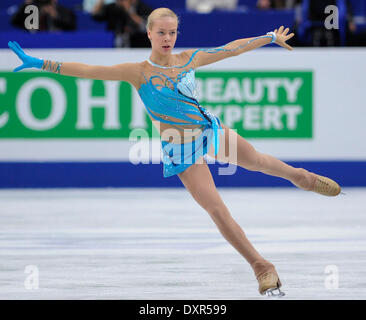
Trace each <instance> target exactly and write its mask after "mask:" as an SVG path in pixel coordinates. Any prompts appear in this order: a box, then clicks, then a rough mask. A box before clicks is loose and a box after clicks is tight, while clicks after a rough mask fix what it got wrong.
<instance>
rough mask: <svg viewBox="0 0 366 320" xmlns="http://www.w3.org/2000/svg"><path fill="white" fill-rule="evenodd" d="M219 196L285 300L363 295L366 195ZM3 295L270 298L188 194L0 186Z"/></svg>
mask: <svg viewBox="0 0 366 320" xmlns="http://www.w3.org/2000/svg"><path fill="white" fill-rule="evenodd" d="M219 192H220V194H221V196H222V198H223V200H224V202H225V203H226V205H227V206H228V208H229V209H230V211H231V214H232V216H233V217H234V219H236V221H237V222H238V223H239V224H240V225H241V226H242V227H243V229H244V231H245V233H246V235H247V236H248V238H249V239H250V240H251V241H252V243H253V244H254V246H255V247H256V248H257V250H258V251H259V252H260V253H261V254H262V255H263V256H264V257H265V258H266V259H268V260H270V261H271V262H272V263H274V264H275V266H276V268H277V271H278V273H279V275H280V279H281V281H282V284H283V287H282V289H283V291H284V292H285V293H286V296H285V297H284V298H282V299H366V209H365V199H366V188H346V189H344V192H345V193H346V195H340V196H338V197H335V198H328V197H324V196H321V195H318V194H315V193H311V192H305V191H302V190H298V189H295V188H288V189H287V188H254V189H248V188H242V189H237V188H235V189H231V188H222V189H219ZM27 266H34V267H33V269H32V267H28V268H31V269H27ZM27 270H28V272H30V273H27V272H25V271H27ZM29 270H31V271H29ZM35 271H38V289H37V272H35ZM327 272H328V273H327ZM0 299H184V300H186V299H193V300H195V299H268V298H266V297H263V296H261V295H259V293H258V291H257V281H256V279H255V277H254V274H253V272H252V270H251V269H250V267H249V265H248V264H247V262H246V261H245V260H244V259H243V258H242V257H241V256H240V255H239V253H237V252H236V251H235V250H234V249H233V248H232V247H231V246H230V245H229V244H228V243H227V242H226V240H225V239H224V238H223V237H222V235H221V234H220V233H219V231H218V230H217V229H216V226H215V224H214V223H213V221H212V220H211V219H210V217H209V215H208V214H207V213H206V212H205V211H204V210H203V209H202V208H201V207H200V206H199V205H198V204H197V203H196V202H195V201H194V200H193V199H192V197H191V196H190V194H189V193H188V192H187V191H186V190H185V189H183V188H182V189H98V190H97V189H85V190H80V189H69V190H67V189H66V190H65V189H55V190H2V191H0Z"/></svg>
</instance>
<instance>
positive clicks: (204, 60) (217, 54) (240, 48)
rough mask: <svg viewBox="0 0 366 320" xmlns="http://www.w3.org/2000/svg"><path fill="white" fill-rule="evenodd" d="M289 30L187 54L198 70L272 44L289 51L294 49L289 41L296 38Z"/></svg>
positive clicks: (191, 50)
mask: <svg viewBox="0 0 366 320" xmlns="http://www.w3.org/2000/svg"><path fill="white" fill-rule="evenodd" d="M289 30H290V29H289V28H286V29H284V27H283V26H281V27H280V28H279V29H278V30H277V29H276V30H275V31H274V32H269V33H267V34H266V35H263V36H259V37H253V38H245V39H239V40H235V41H232V42H230V43H228V44H226V45H224V46H221V47H218V48H213V49H190V50H187V51H186V53H187V54H188V55H189V56H190V57H192V61H193V63H194V65H195V68H198V67H200V66H204V65H207V64H211V63H214V62H217V61H220V60H222V59H225V58H229V57H233V56H237V55H239V54H242V53H244V52H248V51H250V50H254V49H256V48H260V47H263V46H265V45H266V44H269V43H272V42H273V43H276V44H278V45H279V46H281V47H283V48H286V49H288V50H293V48H292V47H291V46H289V45H288V44H287V43H286V41H287V40H289V39H291V38H292V37H293V36H294V33H290V34H287V33H288V32H289Z"/></svg>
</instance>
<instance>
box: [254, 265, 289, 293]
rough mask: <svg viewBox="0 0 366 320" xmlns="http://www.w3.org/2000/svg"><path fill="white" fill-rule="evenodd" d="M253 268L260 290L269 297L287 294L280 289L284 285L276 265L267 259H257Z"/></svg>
mask: <svg viewBox="0 0 366 320" xmlns="http://www.w3.org/2000/svg"><path fill="white" fill-rule="evenodd" d="M252 268H253V270H254V273H255V276H256V278H257V280H258V284H259V288H258V291H259V293H260V294H261V295H266V296H268V297H282V296H284V295H285V293H284V292H282V291H281V290H280V287H281V286H282V284H281V281H280V279H279V277H278V274H277V272H276V269H275V267H274V265H273V264H272V263H270V262H268V261H266V260H261V261H256V262H254V263H253V265H252Z"/></svg>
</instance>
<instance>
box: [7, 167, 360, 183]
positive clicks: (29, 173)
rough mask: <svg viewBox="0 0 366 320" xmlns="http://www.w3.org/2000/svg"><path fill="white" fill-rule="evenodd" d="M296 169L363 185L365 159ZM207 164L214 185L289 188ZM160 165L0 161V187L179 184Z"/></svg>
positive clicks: (269, 179)
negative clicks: (231, 173) (224, 172)
mask: <svg viewBox="0 0 366 320" xmlns="http://www.w3.org/2000/svg"><path fill="white" fill-rule="evenodd" d="M287 163H288V164H290V165H292V166H294V167H296V168H299V167H301V168H305V169H307V170H310V171H312V172H316V173H318V174H321V175H324V176H328V177H330V178H332V179H334V180H336V181H337V182H338V183H339V184H340V185H341V186H343V187H365V186H366V161H305V162H301V161H294V162H287ZM225 166H227V165H220V164H209V168H210V170H211V173H212V175H213V178H214V181H215V183H216V186H217V187H291V186H292V184H291V183H290V182H288V181H287V180H284V179H281V178H277V177H272V176H268V175H265V174H262V173H259V172H252V171H248V170H245V169H243V168H240V167H238V168H237V171H236V173H235V174H233V175H218V169H219V168H220V167H221V168H224V167H225ZM162 170H163V168H162V164H138V165H134V164H131V163H129V162H0V188H106V187H111V188H135V187H136V188H140V187H182V183H181V181H180V179H179V178H178V176H172V177H169V178H164V177H163V171H162Z"/></svg>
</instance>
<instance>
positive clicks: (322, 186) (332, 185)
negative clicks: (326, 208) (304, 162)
mask: <svg viewBox="0 0 366 320" xmlns="http://www.w3.org/2000/svg"><path fill="white" fill-rule="evenodd" d="M300 170H301V171H303V172H305V173H310V174H311V178H312V181H311V182H310V187H304V186H303V184H304V183H306V184H307V186H309V181H308V180H306V181H304V180H303V181H301V183H299V184H296V183H294V185H295V186H296V187H298V188H301V189H303V190H306V191H314V192H316V193H319V194H322V195H324V196H328V197H335V196H337V195H338V194H340V192H341V187H340V186H339V184H338V183H337V182H335V181H334V180H332V179H329V178H327V177H323V176H320V175H318V174H315V173H312V172H309V171H307V170H305V169H302V168H300Z"/></svg>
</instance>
